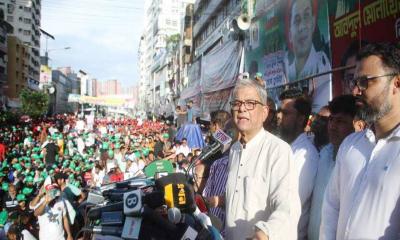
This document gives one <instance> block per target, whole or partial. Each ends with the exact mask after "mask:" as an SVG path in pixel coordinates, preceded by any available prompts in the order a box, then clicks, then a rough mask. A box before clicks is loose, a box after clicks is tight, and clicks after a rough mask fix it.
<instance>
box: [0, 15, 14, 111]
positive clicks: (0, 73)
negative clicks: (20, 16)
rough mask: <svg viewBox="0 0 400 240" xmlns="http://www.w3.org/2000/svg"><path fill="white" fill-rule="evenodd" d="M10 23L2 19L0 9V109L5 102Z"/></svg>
mask: <svg viewBox="0 0 400 240" xmlns="http://www.w3.org/2000/svg"><path fill="white" fill-rule="evenodd" d="M12 30H13V27H12V26H11V24H9V23H8V22H6V21H5V20H4V11H3V10H1V9H0V109H2V108H3V107H4V106H5V104H6V96H5V92H4V89H5V88H6V87H8V86H7V35H8V34H9V33H10V32H12Z"/></svg>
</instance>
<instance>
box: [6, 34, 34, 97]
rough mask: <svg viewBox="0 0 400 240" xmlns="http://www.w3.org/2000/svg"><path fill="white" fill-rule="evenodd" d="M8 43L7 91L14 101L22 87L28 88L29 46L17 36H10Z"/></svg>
mask: <svg viewBox="0 0 400 240" xmlns="http://www.w3.org/2000/svg"><path fill="white" fill-rule="evenodd" d="M7 43H8V45H7V51H8V52H7V56H8V62H7V84H6V85H7V88H6V90H7V91H6V92H7V97H8V98H9V101H14V100H15V99H17V98H18V97H19V93H20V92H21V90H22V89H24V88H28V72H29V71H28V62H29V57H28V56H29V48H28V47H26V46H25V45H24V44H23V42H22V41H21V40H19V39H18V38H17V37H16V36H8V37H7ZM10 99H11V100H10Z"/></svg>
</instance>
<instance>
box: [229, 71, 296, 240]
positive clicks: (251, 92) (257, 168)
mask: <svg viewBox="0 0 400 240" xmlns="http://www.w3.org/2000/svg"><path fill="white" fill-rule="evenodd" d="M232 99H233V100H232V102H231V108H232V109H231V110H232V116H233V120H234V123H235V125H236V127H237V129H238V131H239V133H240V136H241V138H240V140H239V141H237V142H235V143H234V144H233V145H232V147H231V150H230V155H229V166H228V169H229V176H228V181H227V187H226V188H227V189H226V195H225V198H226V199H225V208H226V238H227V239H240V240H243V239H257V240H261V239H271V240H274V239H282V240H290V239H296V238H297V224H298V220H299V216H300V209H301V207H300V198H299V195H298V191H297V188H298V180H297V178H296V172H295V168H294V165H293V163H294V161H293V159H292V150H291V149H290V146H289V145H288V144H287V143H285V142H284V141H282V140H280V139H279V138H277V137H275V136H274V135H272V134H271V133H269V132H267V131H265V130H264V129H263V122H264V121H265V119H266V118H267V116H268V107H267V92H266V90H265V88H264V87H263V86H262V85H261V84H260V83H258V82H257V81H255V80H252V79H248V78H244V79H240V80H238V83H237V84H236V86H235V89H234V90H233V98H232Z"/></svg>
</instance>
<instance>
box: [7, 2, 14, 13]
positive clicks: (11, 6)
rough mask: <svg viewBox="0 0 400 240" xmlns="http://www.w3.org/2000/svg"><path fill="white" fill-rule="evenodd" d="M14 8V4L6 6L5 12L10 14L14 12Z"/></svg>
mask: <svg viewBox="0 0 400 240" xmlns="http://www.w3.org/2000/svg"><path fill="white" fill-rule="evenodd" d="M14 9H15V6H14V4H7V12H8V13H9V14H12V13H13V12H14Z"/></svg>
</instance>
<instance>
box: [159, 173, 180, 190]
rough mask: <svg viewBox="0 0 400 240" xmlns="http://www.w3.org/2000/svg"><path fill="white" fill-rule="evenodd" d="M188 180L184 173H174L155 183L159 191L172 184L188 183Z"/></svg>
mask: <svg viewBox="0 0 400 240" xmlns="http://www.w3.org/2000/svg"><path fill="white" fill-rule="evenodd" d="M186 182H187V178H186V176H185V174H183V173H172V174H168V175H167V176H164V177H161V178H159V179H157V180H156V181H155V185H156V188H157V189H164V187H165V186H166V185H168V184H171V183H175V184H176V183H186Z"/></svg>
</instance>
